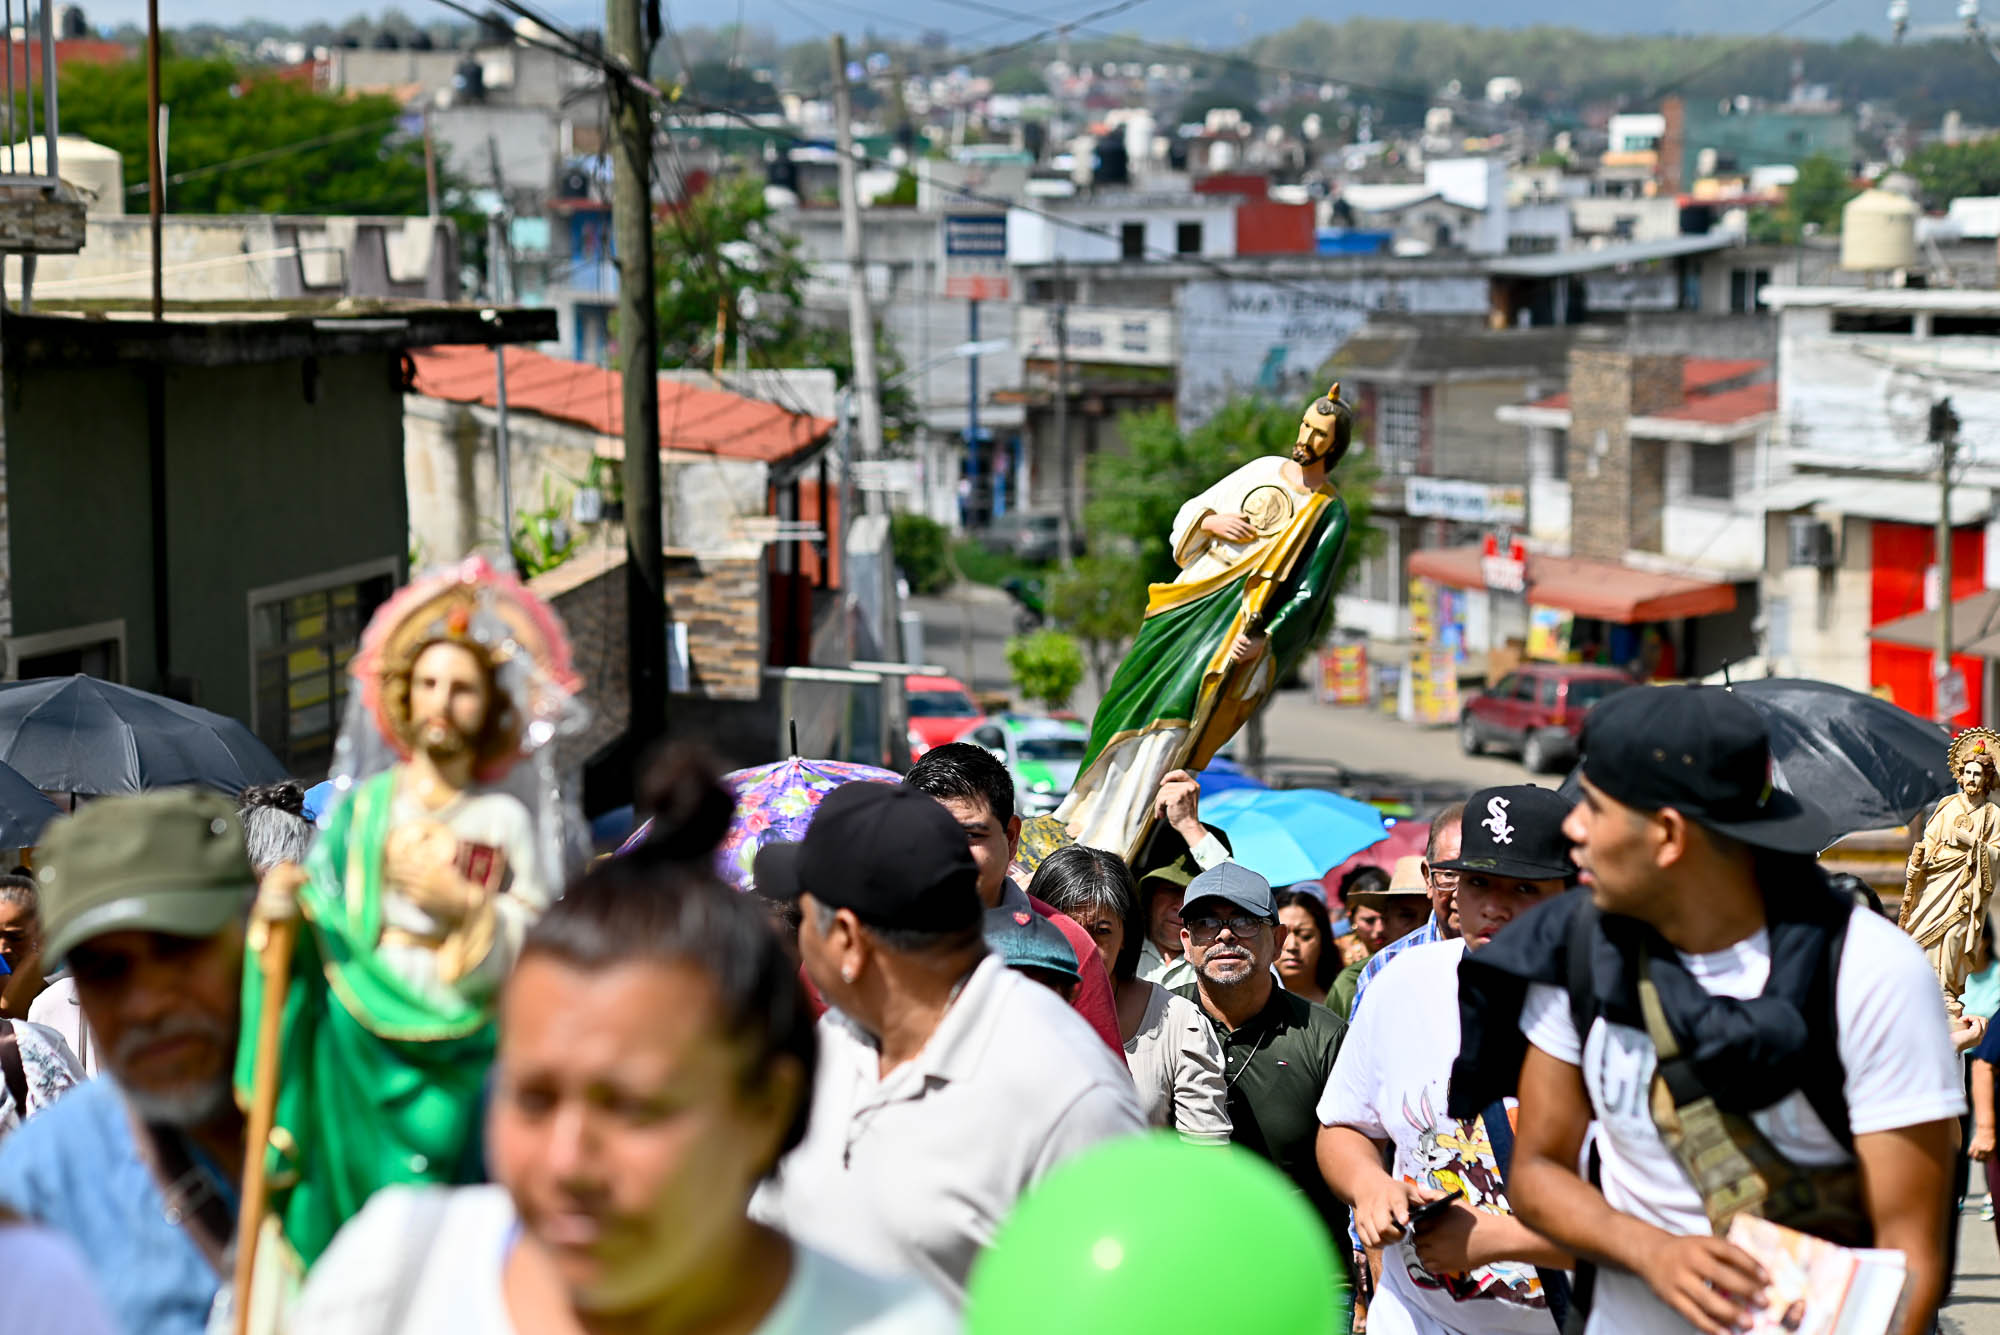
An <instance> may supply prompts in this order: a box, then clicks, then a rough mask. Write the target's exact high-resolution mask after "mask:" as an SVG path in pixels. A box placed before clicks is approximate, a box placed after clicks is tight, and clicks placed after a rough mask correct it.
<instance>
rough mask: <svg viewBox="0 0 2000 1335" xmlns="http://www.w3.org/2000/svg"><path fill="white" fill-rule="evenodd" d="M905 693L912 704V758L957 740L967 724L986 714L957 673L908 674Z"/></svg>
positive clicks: (904, 682)
mask: <svg viewBox="0 0 2000 1335" xmlns="http://www.w3.org/2000/svg"><path fill="white" fill-rule="evenodd" d="M903 693H904V698H905V699H907V700H908V701H909V708H910V736H909V740H910V760H911V761H912V762H915V761H918V760H921V759H923V755H924V752H926V751H928V750H930V749H931V748H932V747H933V746H942V745H944V744H945V743H946V742H949V741H953V740H955V739H956V738H957V737H958V735H959V734H960V733H961V732H964V731H965V725H966V724H968V723H971V722H973V721H975V720H977V719H982V718H985V717H986V715H985V714H984V713H982V712H981V711H980V708H979V706H978V705H976V704H974V703H973V702H972V692H970V691H968V690H966V689H965V683H964V682H962V681H960V680H959V679H958V678H957V677H922V676H912V677H906V678H904V681H903Z"/></svg>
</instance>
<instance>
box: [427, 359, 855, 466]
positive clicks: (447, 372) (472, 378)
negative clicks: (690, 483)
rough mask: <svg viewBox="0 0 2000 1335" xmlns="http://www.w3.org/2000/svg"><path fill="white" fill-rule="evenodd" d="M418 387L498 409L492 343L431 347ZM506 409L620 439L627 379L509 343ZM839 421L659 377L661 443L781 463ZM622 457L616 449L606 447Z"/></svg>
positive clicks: (435, 396)
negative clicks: (536, 414) (485, 346)
mask: <svg viewBox="0 0 2000 1335" xmlns="http://www.w3.org/2000/svg"><path fill="white" fill-rule="evenodd" d="M411 355H412V357H413V358H414V359H415V361H416V364H417V377H416V385H415V392H416V393H418V394H422V395H424V396H426V397H427V398H433V399H446V400H449V401H450V402H453V403H480V404H484V405H486V406H487V407H493V406H494V405H495V404H496V403H497V402H498V397H497V395H496V394H495V393H494V375H493V354H492V353H491V352H490V351H488V350H487V349H485V348H469V347H441V348H424V349H421V350H419V351H417V352H414V353H412V354H411ZM506 357H507V407H508V409H509V410H510V411H513V412H531V413H539V414H540V415H541V416H543V417H550V418H554V419H555V420H557V421H560V422H571V423H574V424H576V425H578V426H582V427H587V428H589V429H590V430H592V431H595V432H597V433H598V434H600V435H604V436H609V437H611V438H612V439H613V441H614V442H616V441H618V440H619V438H620V437H622V436H623V434H624V431H625V398H624V377H623V376H622V375H620V373H618V372H617V371H607V370H605V369H604V368H603V367H600V366H589V365H586V364H585V363H583V362H572V361H565V360H563V359H562V358H559V357H550V356H548V355H546V354H544V353H540V352H534V351H532V350H530V349H527V348H508V349H507V350H506ZM832 431H833V421H832V419H831V418H826V417H813V416H810V415H808V414H805V413H795V412H791V411H788V410H787V409H784V408H781V407H779V406H778V405H776V404H773V403H764V402H761V401H760V400H757V399H749V398H745V397H743V396H742V395H740V394H731V393H729V392H728V391H727V390H719V389H704V388H701V387H699V386H696V385H687V384H681V383H679V382H677V381H673V380H665V379H663V380H661V381H660V448H661V449H664V450H684V451H688V452H690V453H695V454H714V455H720V456H722V457H724V458H730V459H755V460H757V461H759V462H762V463H779V462H782V461H783V460H785V459H789V458H790V457H791V456H793V455H794V454H797V453H799V452H800V451H801V450H805V449H810V448H811V447H812V446H814V445H817V444H819V443H820V442H822V441H824V440H825V439H826V438H827V436H828V435H830V434H831V433H832ZM603 452H604V453H606V454H607V455H611V456H614V457H616V456H619V455H620V451H619V450H618V449H617V448H612V449H607V450H605V451H603Z"/></svg>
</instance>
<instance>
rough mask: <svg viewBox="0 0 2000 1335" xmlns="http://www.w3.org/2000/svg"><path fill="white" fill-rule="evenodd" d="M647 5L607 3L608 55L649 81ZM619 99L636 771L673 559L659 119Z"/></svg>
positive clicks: (652, 715) (656, 694) (616, 191)
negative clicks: (656, 257)
mask: <svg viewBox="0 0 2000 1335" xmlns="http://www.w3.org/2000/svg"><path fill="white" fill-rule="evenodd" d="M643 4H644V0H608V3H607V9H608V13H607V15H606V20H607V21H606V23H605V30H606V37H607V41H606V46H607V48H608V50H607V54H608V55H610V57H611V58H612V60H614V61H616V62H618V63H619V64H620V65H622V66H623V67H624V71H628V72H630V74H636V75H638V76H640V77H642V78H643V77H644V76H645V74H646V71H647V70H649V69H651V68H652V63H653V62H652V56H653V52H652V43H651V41H650V40H649V38H648V37H647V35H646V28H645V24H644V22H643V20H642V18H641V10H642V7H643ZM605 86H606V88H607V89H608V91H609V93H610V96H611V108H612V125H613V135H612V152H613V155H614V156H613V159H612V162H613V168H614V172H615V175H614V179H613V182H612V195H611V215H612V225H613V237H614V239H615V242H616V245H617V248H618V342H619V349H618V354H619V362H620V369H621V372H622V378H623V381H624V409H625V433H624V435H625V618H626V647H627V653H628V659H627V663H626V669H627V689H628V691H629V692H630V696H631V715H630V721H629V722H628V724H627V725H626V734H625V735H626V740H627V741H628V743H629V744H630V750H629V752H628V758H629V759H630V760H631V762H632V763H633V765H634V766H637V764H638V763H639V761H640V759H641V758H642V757H643V756H644V754H645V752H646V749H647V748H648V747H649V746H651V745H652V744H653V743H654V742H656V741H658V740H659V739H660V738H661V737H662V736H664V735H665V734H666V731H667V557H666V539H665V535H664V534H663V533H662V531H661V523H660V377H659V369H658V366H659V355H658V351H657V342H658V335H657V331H656V330H655V329H654V327H653V326H654V320H655V318H656V314H655V311H654V308H653V187H652V180H653V115H652V108H651V106H650V105H649V104H648V103H647V101H646V99H645V96H644V95H643V94H642V93H641V92H640V91H639V90H638V89H637V88H634V87H633V86H632V84H631V82H630V79H629V77H627V75H626V74H625V73H623V72H621V73H616V74H613V75H612V77H611V78H610V79H608V80H607V81H606V85H605Z"/></svg>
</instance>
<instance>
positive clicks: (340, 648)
mask: <svg viewBox="0 0 2000 1335" xmlns="http://www.w3.org/2000/svg"><path fill="white" fill-rule="evenodd" d="M395 587H396V577H395V572H394V569H393V566H388V567H384V568H380V569H378V570H375V571H367V572H352V571H350V572H343V573H341V574H337V575H334V576H332V577H330V579H329V581H328V582H327V583H325V584H320V585H313V584H310V583H309V584H307V585H306V586H304V587H300V586H297V585H288V586H285V587H283V588H280V589H274V590H267V591H261V592H255V593H252V594H251V595H250V652H251V658H252V660H253V661H254V663H255V664H256V690H255V694H254V696H253V700H252V708H251V729H252V730H253V731H254V732H255V733H256V734H257V736H258V737H259V738H261V739H262V740H263V742H264V744H265V745H266V746H268V747H270V748H271V750H272V752H273V753H275V754H276V755H277V757H278V759H279V760H281V761H283V762H284V765H285V768H286V769H288V770H290V771H291V773H292V774H294V775H296V776H297V777H299V778H302V779H303V778H309V777H317V776H319V775H322V774H324V773H326V770H327V767H328V766H329V765H330V764H331V763H332V761H333V742H334V738H335V737H336V736H337V735H338V734H339V731H340V719H341V713H342V711H343V709H344V708H345V706H346V703H347V688H348V677H347V663H348V660H349V659H351V658H353V657H354V651H355V650H356V649H357V648H358V647H359V646H360V644H361V630H362V627H364V626H366V625H367V624H368V618H369V617H370V616H372V615H374V613H375V609H376V608H378V607H380V606H381V605H382V604H383V603H384V602H386V601H387V600H388V598H389V595H390V594H391V593H392V592H394V590H395Z"/></svg>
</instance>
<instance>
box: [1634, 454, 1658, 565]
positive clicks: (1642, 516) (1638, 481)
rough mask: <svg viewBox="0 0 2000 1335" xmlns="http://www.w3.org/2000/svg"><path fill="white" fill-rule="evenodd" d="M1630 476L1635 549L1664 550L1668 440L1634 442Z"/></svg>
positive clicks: (1643, 550) (1647, 550)
mask: <svg viewBox="0 0 2000 1335" xmlns="http://www.w3.org/2000/svg"><path fill="white" fill-rule="evenodd" d="M1631 476H1632V528H1631V536H1630V538H1629V541H1630V542H1631V544H1632V550H1633V551H1640V552H1657V551H1659V550H1661V538H1662V537H1663V530H1662V523H1663V521H1662V514H1663V513H1664V511H1665V510H1666V506H1667V443H1666V442H1665V441H1663V440H1636V441H1633V442H1632V474H1631Z"/></svg>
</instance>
